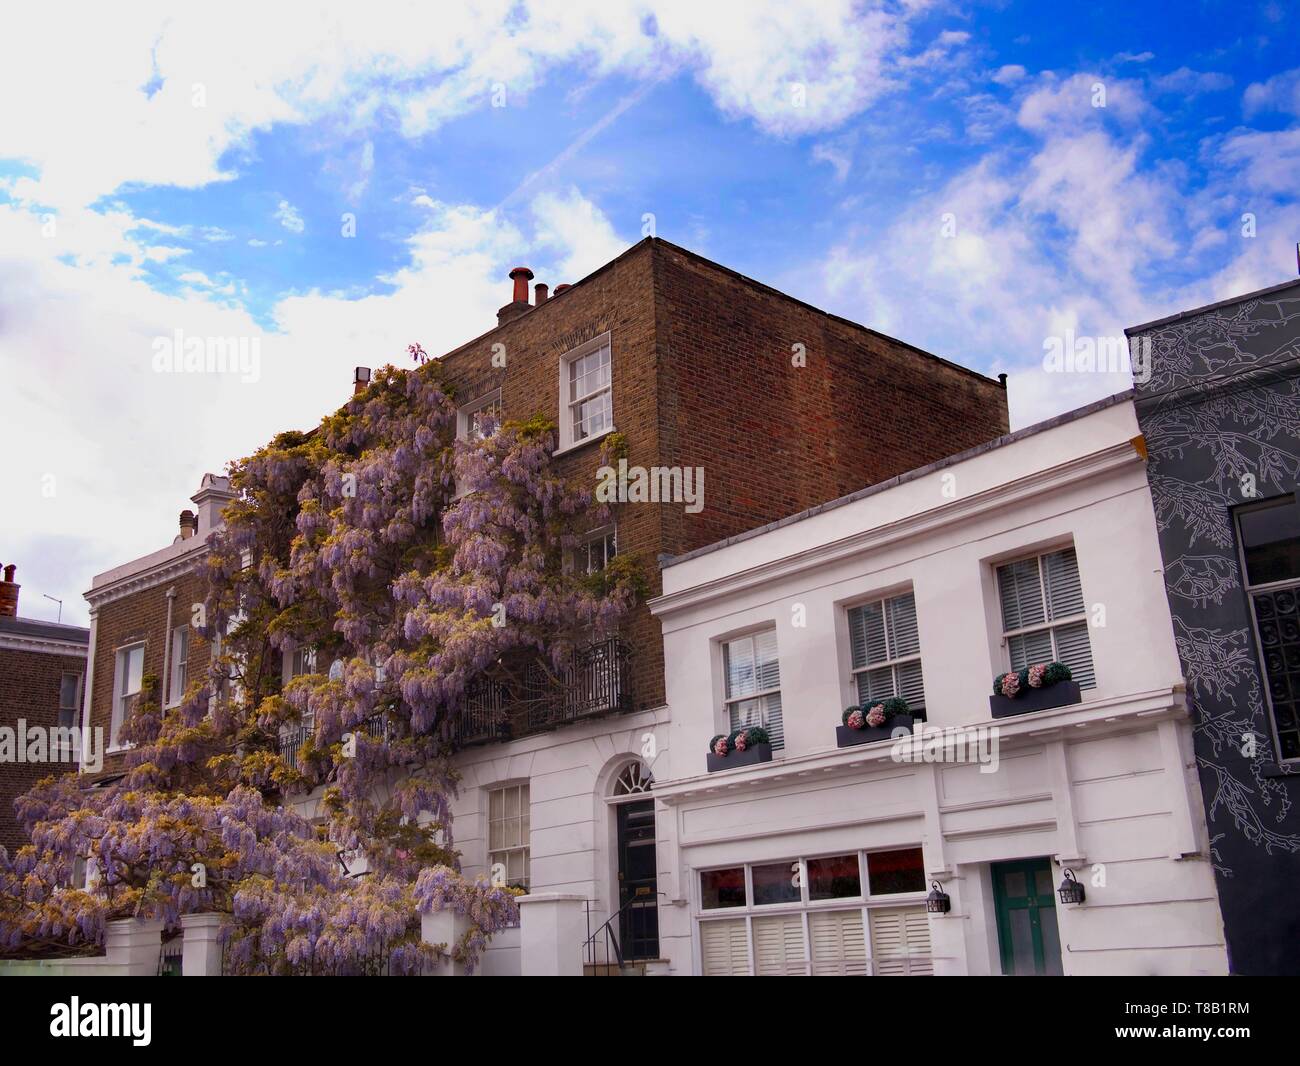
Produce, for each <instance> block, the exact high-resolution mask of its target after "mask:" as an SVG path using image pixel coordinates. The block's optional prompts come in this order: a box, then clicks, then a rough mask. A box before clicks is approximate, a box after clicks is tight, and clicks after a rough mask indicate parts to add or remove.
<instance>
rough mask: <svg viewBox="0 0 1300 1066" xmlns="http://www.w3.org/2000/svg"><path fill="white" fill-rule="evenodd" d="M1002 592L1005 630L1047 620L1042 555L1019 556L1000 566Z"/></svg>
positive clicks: (1000, 591)
mask: <svg viewBox="0 0 1300 1066" xmlns="http://www.w3.org/2000/svg"><path fill="white" fill-rule="evenodd" d="M998 596H999V598H1000V599H1001V601H1002V630H1003V632H1010V631H1011V630H1013V629H1023V628H1024V627H1025V626H1032V625H1037V624H1038V623H1039V622H1045V621H1046V620H1047V619H1045V618H1044V617H1043V590H1042V582H1041V580H1040V579H1039V576H1038V559H1037V558H1034V559H1019V560H1017V561H1016V562H1014V563H1007V564H1006V565H1005V566H999V567H998Z"/></svg>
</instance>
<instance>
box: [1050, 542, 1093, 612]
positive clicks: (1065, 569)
mask: <svg viewBox="0 0 1300 1066" xmlns="http://www.w3.org/2000/svg"><path fill="white" fill-rule="evenodd" d="M1043 580H1044V581H1045V582H1046V584H1047V606H1048V610H1049V613H1050V616H1051V618H1053V619H1057V618H1069V617H1070V616H1072V615H1076V614H1083V611H1084V607H1083V586H1082V584H1080V582H1079V560H1078V558H1077V557H1076V556H1075V554H1074V549H1073V548H1066V549H1065V550H1064V551H1059V552H1052V553H1051V554H1049V555H1044V556H1043Z"/></svg>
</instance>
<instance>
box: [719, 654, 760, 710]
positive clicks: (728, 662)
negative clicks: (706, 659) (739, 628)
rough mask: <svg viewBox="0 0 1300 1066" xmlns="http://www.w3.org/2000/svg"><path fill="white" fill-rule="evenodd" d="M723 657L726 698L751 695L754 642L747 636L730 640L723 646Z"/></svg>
mask: <svg viewBox="0 0 1300 1066" xmlns="http://www.w3.org/2000/svg"><path fill="white" fill-rule="evenodd" d="M723 658H724V659H725V668H726V671H727V698H728V699H734V698H735V697H737V696H749V695H752V694H753V693H754V692H755V691H756V689H755V688H754V642H753V641H752V640H751V639H750V638H749V637H741V638H740V639H739V640H733V641H730V642H729V643H727V644H726V645H724V647H723ZM733 728H735V727H734V726H733Z"/></svg>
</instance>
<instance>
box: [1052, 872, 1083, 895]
mask: <svg viewBox="0 0 1300 1066" xmlns="http://www.w3.org/2000/svg"><path fill="white" fill-rule="evenodd" d="M1056 894H1057V895H1058V896H1060V897H1061V902H1062V903H1082V902H1083V901H1084V899H1086V898H1087V893H1085V892H1084V890H1083V885H1081V884H1079V882H1078V881H1076V880H1075V877H1074V871H1073V870H1066V871H1065V877H1064V879H1063V880H1062V881H1061V886H1060V888H1058V889H1057V890H1056Z"/></svg>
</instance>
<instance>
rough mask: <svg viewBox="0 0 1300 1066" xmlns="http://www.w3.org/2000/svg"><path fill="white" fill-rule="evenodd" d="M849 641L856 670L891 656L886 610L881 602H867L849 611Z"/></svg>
mask: <svg viewBox="0 0 1300 1066" xmlns="http://www.w3.org/2000/svg"><path fill="white" fill-rule="evenodd" d="M849 643H850V646H851V650H852V655H853V668H854V669H855V670H856V669H859V668H860V667H863V666H870V665H871V664H872V663H883V662H884V661H885V660H886V659H888V658H889V646H888V641H887V640H886V637H885V618H884V612H883V611H882V610H881V607H880V604H879V603H865V604H863V605H862V606H861V607H855V608H853V610H852V611H850V612H849Z"/></svg>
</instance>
